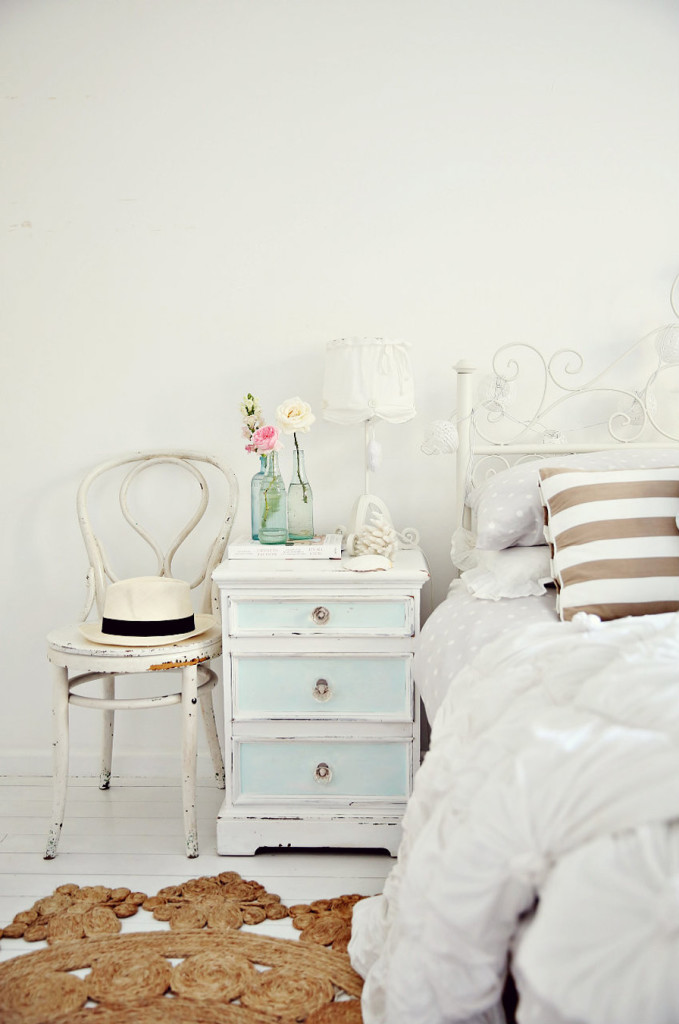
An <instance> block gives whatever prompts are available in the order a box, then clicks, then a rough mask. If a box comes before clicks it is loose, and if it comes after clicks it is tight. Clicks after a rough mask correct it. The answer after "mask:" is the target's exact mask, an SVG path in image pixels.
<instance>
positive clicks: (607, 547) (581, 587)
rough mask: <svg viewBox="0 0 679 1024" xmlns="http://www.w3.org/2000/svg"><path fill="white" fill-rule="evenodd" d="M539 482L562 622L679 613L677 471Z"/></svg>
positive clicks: (548, 474) (580, 473)
mask: <svg viewBox="0 0 679 1024" xmlns="http://www.w3.org/2000/svg"><path fill="white" fill-rule="evenodd" d="M539 477H540V494H541V497H542V503H543V505H544V509H545V537H546V539H547V541H548V543H549V544H550V545H551V555H552V575H553V577H554V582H555V583H556V586H557V591H558V596H557V610H558V612H559V615H560V616H561V618H562V619H563V620H564V621H568V620H570V619H572V618H573V616H574V615H575V614H576V613H577V612H590V613H591V614H593V615H598V616H599V618H601V619H620V618H623V617H624V616H626V615H648V614H658V613H660V612H674V611H678V610H679V526H678V525H677V516H678V515H679V466H677V467H670V468H667V469H629V470H625V469H619V470H617V469H616V470H607V471H603V472H597V471H587V470H578V469H570V468H568V469H566V468H553V469H547V468H545V469H541V470H539Z"/></svg>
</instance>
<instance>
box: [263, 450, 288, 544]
mask: <svg viewBox="0 0 679 1024" xmlns="http://www.w3.org/2000/svg"><path fill="white" fill-rule="evenodd" d="M287 506H288V503H287V493H286V488H285V482H284V481H283V477H282V476H281V471H280V468H279V465H278V452H270V453H269V455H268V456H267V460H266V472H265V473H264V479H263V480H262V490H261V509H262V518H261V520H260V524H259V543H260V544H285V542H286V540H287V539H288V507H287Z"/></svg>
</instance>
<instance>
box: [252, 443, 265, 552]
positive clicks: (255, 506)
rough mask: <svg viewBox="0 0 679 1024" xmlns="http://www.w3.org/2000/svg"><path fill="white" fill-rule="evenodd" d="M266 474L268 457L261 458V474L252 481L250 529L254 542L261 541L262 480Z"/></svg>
mask: <svg viewBox="0 0 679 1024" xmlns="http://www.w3.org/2000/svg"><path fill="white" fill-rule="evenodd" d="M265 472H266V455H260V456H259V472H258V473H255V475H254V476H253V478H252V480H251V481H250V529H251V533H252V539H253V540H259V524H260V522H261V521H262V480H263V479H264V474H265Z"/></svg>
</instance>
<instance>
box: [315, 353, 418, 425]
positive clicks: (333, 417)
mask: <svg viewBox="0 0 679 1024" xmlns="http://www.w3.org/2000/svg"><path fill="white" fill-rule="evenodd" d="M409 348H410V346H409V345H408V344H407V343H406V342H403V341H391V340H389V339H388V338H338V339H337V340H336V341H329V342H328V344H327V346H326V357H325V379H324V382H323V417H324V419H326V420H330V421H332V422H333V423H362V422H365V421H366V420H371V419H374V418H377V419H382V420H387V421H388V422H389V423H404V422H405V421H406V420H410V419H412V418H413V416H415V389H414V384H413V373H412V368H411V363H410V352H409Z"/></svg>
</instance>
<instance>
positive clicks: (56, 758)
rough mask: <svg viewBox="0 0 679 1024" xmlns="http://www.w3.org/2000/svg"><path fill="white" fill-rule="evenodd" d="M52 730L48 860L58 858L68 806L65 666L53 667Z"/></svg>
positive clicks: (66, 682)
mask: <svg viewBox="0 0 679 1024" xmlns="http://www.w3.org/2000/svg"><path fill="white" fill-rule="evenodd" d="M52 678H53V685H52V691H53V694H52V727H53V740H52V743H53V773H54V781H53V798H52V823H51V825H50V830H49V835H48V837H47V845H46V847H45V860H52V858H53V857H56V855H57V846H58V843H59V837H60V836H61V826H62V825H63V822H64V810H65V807H66V787H67V784H68V670H67V669H66V668H63V667H62V666H61V665H52Z"/></svg>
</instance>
